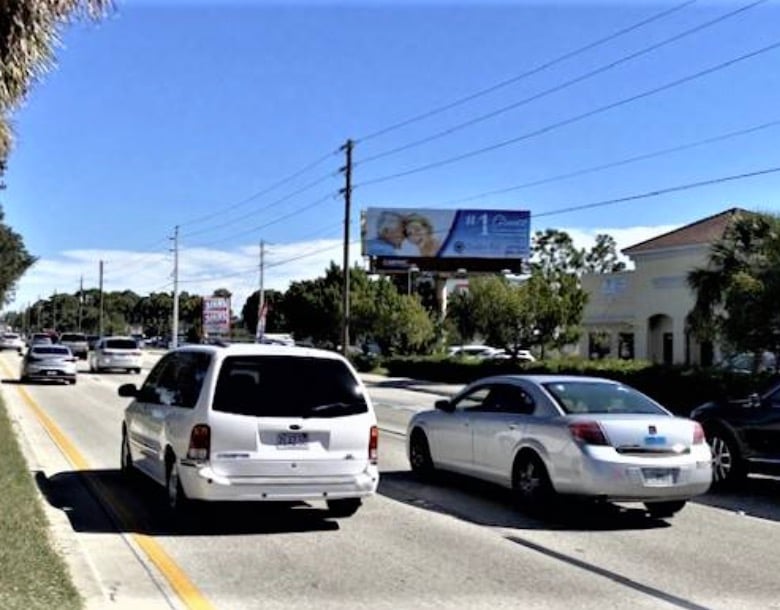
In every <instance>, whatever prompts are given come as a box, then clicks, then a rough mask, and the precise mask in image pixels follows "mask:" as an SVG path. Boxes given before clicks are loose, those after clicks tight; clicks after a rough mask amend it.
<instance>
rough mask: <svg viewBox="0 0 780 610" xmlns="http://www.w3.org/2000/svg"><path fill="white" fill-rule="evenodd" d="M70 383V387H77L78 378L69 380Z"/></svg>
mask: <svg viewBox="0 0 780 610" xmlns="http://www.w3.org/2000/svg"><path fill="white" fill-rule="evenodd" d="M68 383H69V384H70V385H76V378H75V377H74V378H73V379H68Z"/></svg>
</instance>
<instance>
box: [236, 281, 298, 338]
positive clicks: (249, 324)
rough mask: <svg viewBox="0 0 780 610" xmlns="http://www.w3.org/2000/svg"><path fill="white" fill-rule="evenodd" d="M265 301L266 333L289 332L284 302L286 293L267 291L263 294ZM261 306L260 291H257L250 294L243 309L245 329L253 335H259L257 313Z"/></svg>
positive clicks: (242, 315) (242, 317) (242, 316)
mask: <svg viewBox="0 0 780 610" xmlns="http://www.w3.org/2000/svg"><path fill="white" fill-rule="evenodd" d="M263 298H264V299H265V302H266V306H267V312H266V318H265V332H267V333H281V332H287V330H288V328H287V320H286V319H285V317H284V308H283V306H282V301H283V300H284V293H282V292H279V291H278V290H265V291H264V293H263ZM259 304H260V291H259V290H255V291H254V292H253V293H252V294H250V295H249V296H248V297H247V299H246V301H245V302H244V306H243V307H242V308H241V319H242V321H243V324H244V327H245V328H246V329H247V331H249V332H250V333H251V334H252V335H255V334H256V333H257V313H258V308H259Z"/></svg>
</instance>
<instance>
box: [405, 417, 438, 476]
mask: <svg viewBox="0 0 780 610" xmlns="http://www.w3.org/2000/svg"><path fill="white" fill-rule="evenodd" d="M409 464H410V466H411V467H412V472H413V473H414V474H416V475H417V476H418V477H420V478H422V479H426V478H430V477H431V475H432V474H433V471H434V467H433V459H432V458H431V448H430V446H429V445H428V437H426V436H425V432H423V431H422V430H419V429H415V430H414V432H412V440H411V441H410V442H409Z"/></svg>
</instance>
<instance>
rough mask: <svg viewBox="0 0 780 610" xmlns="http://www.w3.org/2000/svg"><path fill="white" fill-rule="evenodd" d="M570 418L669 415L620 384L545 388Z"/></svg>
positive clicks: (568, 384) (565, 384) (563, 383)
mask: <svg viewBox="0 0 780 610" xmlns="http://www.w3.org/2000/svg"><path fill="white" fill-rule="evenodd" d="M543 385H544V387H545V389H546V390H547V391H548V392H549V393H550V394H552V396H553V398H555V401H556V402H557V403H558V405H559V406H560V407H561V408H562V409H563V410H564V411H565V412H566V413H569V414H573V415H576V414H578V413H639V414H653V415H668V413H667V412H666V411H665V410H664V409H662V408H661V407H659V406H658V405H657V404H656V403H654V402H653V401H652V400H650V399H649V398H648V397H647V396H645V395H644V394H642V393H640V392H637V391H636V390H634V389H632V388H629V387H628V386H624V385H620V384H617V383H598V382H596V383H594V382H583V381H556V382H551V383H545V384H543Z"/></svg>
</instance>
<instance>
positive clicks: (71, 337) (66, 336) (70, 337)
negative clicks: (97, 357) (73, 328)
mask: <svg viewBox="0 0 780 610" xmlns="http://www.w3.org/2000/svg"><path fill="white" fill-rule="evenodd" d="M86 340H87V335H81V334H78V333H63V334H62V335H61V336H60V341H71V342H74V343H75V342H76V341H86Z"/></svg>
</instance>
